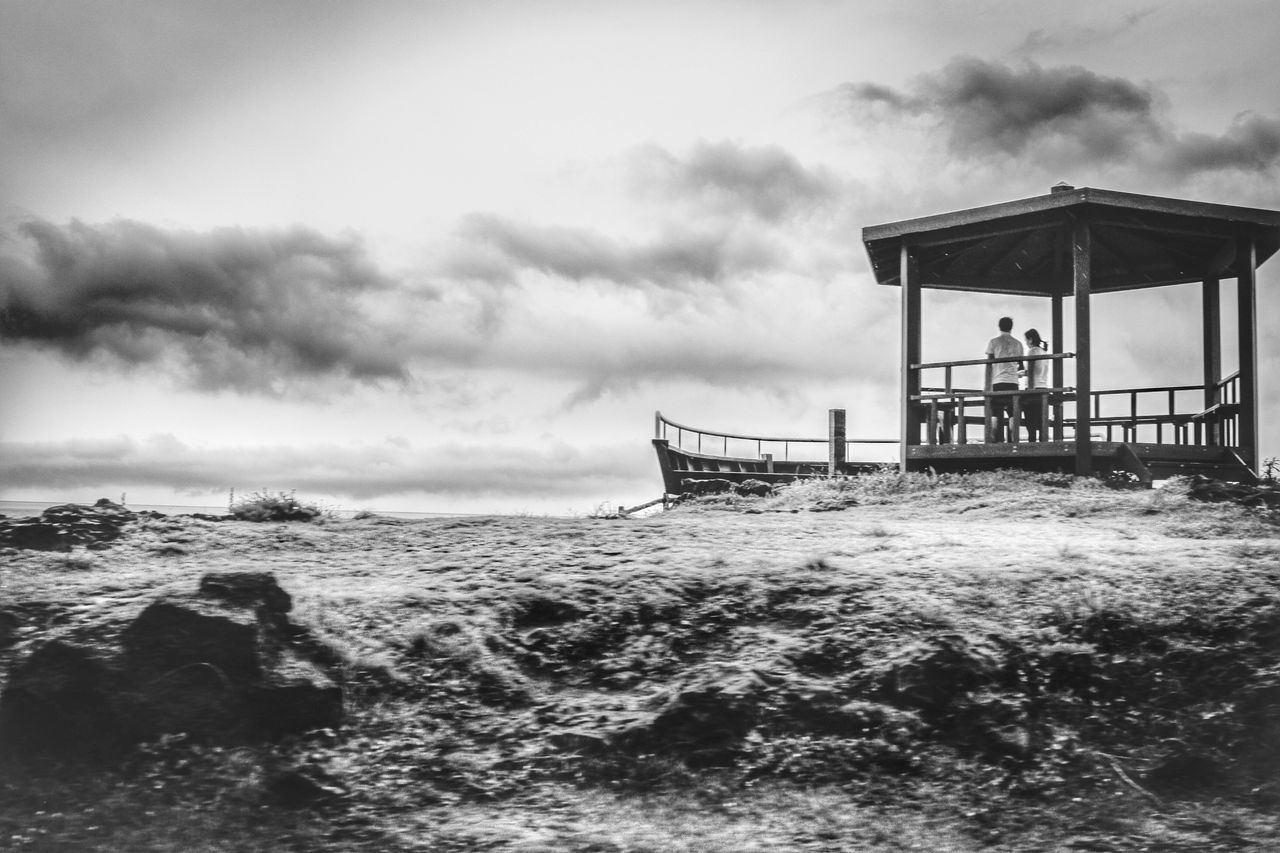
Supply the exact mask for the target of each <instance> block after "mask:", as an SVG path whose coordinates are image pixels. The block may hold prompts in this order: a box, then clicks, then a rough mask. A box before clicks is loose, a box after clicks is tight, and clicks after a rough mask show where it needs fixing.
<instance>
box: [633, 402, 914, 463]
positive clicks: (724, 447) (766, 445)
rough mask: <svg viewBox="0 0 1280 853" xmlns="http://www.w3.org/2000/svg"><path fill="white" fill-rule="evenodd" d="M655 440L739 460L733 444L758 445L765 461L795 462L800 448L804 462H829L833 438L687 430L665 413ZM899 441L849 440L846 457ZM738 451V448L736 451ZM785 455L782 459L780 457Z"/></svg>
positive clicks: (658, 415)
mask: <svg viewBox="0 0 1280 853" xmlns="http://www.w3.org/2000/svg"><path fill="white" fill-rule="evenodd" d="M653 424H654V428H653V437H654V438H657V439H664V440H666V441H670V442H671V443H672V445H673V446H674V447H676V448H679V449H681V450H688V451H693V452H695V453H701V454H707V455H719V456H726V457H727V456H739V455H743V454H741V453H734V454H731V453H730V452H729V442H730V441H733V442H736V443H739V447H744V445H745V448H744V449H745V450H747V452H749V451H750V448H751V446H752V445H754V449H755V456H756V457H757V458H764V456H765V454H766V450H768V451H771V452H772V453H773V455H774V458H778V459H781V460H782V461H791V460H792V456H793V450H795V449H796V448H797V446H798V448H799V450H798V452H797V455H796V456H795V458H796V459H797V460H801V461H814V460H815V459H821V458H826V455H827V450H828V448H829V447H830V441H831V440H830V438H796V437H794V436H763V435H744V434H739V433H732V432H717V431H715V430H707V429H699V428H697V427H691V426H687V425H685V424H680V423H676V422H675V421H673V420H671V419H670V418H667V417H665V416H664V415H663V414H662V412H654V414H653ZM897 443H898V439H896V438H846V439H845V448H846V454H847V451H848V448H849V447H851V446H859V445H867V444H897ZM818 448H821V453H819V454H817V455H815V456H813V457H811V458H809V457H806V456H805V455H804V454H803V450H807V449H815V450H816V449H818ZM735 449H737V448H735ZM779 450H780V451H781V456H778V455H777V452H778V451H779Z"/></svg>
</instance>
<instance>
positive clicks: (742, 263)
mask: <svg viewBox="0 0 1280 853" xmlns="http://www.w3.org/2000/svg"><path fill="white" fill-rule="evenodd" d="M459 236H460V237H461V239H462V241H463V243H464V246H465V248H464V249H462V250H459V251H458V252H457V253H455V256H454V258H453V259H452V260H451V261H450V262H449V264H448V271H449V272H450V274H452V275H454V276H458V277H469V276H474V277H476V278H478V279H481V280H486V281H494V280H498V281H505V282H512V281H515V280H516V277H517V275H518V273H519V271H520V270H523V269H528V270H537V271H540V272H543V273H546V274H548V275H553V276H558V277H562V278H565V279H569V280H571V281H578V282H582V281H606V282H613V283H615V284H620V285H625V286H632V287H638V286H653V287H658V288H663V289H675V290H683V289H688V288H690V287H691V286H693V285H695V284H697V283H699V282H704V283H719V282H723V281H725V280H726V279H728V278H730V277H732V276H735V275H740V274H743V273H748V272H752V271H758V270H764V269H769V268H772V267H774V266H776V265H777V264H778V263H779V262H780V261H781V258H780V257H779V255H778V253H777V251H776V250H774V249H772V248H770V247H769V246H768V245H767V242H766V241H763V240H754V239H742V238H741V237H739V236H738V235H737V234H736V233H735V232H734V231H733V230H732V229H710V230H705V231H701V230H698V229H696V228H692V227H690V228H688V229H673V230H672V231H670V232H669V233H667V234H665V235H663V236H662V237H660V238H657V239H654V240H651V241H648V242H642V243H637V244H629V243H622V242H620V241H617V240H614V239H613V238H611V237H608V236H606V235H604V234H602V233H600V232H598V231H595V230H592V229H589V228H577V227H565V226H559V225H537V224H532V223H522V222H516V221H514V220H511V219H506V218H504V217H500V216H495V215H491V214H478V213H477V214H472V215H470V216H468V217H467V218H466V219H465V220H464V221H463V223H462V225H461V226H460V228H459Z"/></svg>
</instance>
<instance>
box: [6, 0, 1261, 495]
mask: <svg viewBox="0 0 1280 853" xmlns="http://www.w3.org/2000/svg"><path fill="white" fill-rule="evenodd" d="M1206 9H1208V10H1209V11H1206ZM1277 42H1280V16H1278V15H1276V14H1275V10H1274V5H1273V3H1272V2H1271V0H1219V2H1216V3H1214V4H1212V6H1211V7H1206V5H1205V4H1204V3H1203V2H1202V0H1197V2H1168V3H1155V2H1150V3H1148V2H1125V0H1105V2H1101V0H1100V1H1099V2H1090V0H1085V2H1076V3H1072V4H1062V3H1058V2H1052V3H1050V2H1039V0H1033V1H1032V2H1027V1H1026V0H1017V2H1013V1H1012V0H1011V2H950V1H949V0H947V1H946V2H944V0H936V1H935V0H900V2H893V3H862V2H839V0H812V2H807V0H788V2H785V3H784V2H752V0H732V2H729V0H726V2H715V0H681V2H653V1H652V0H646V2H627V3H621V2H583V1H582V0H577V2H544V0H506V2H487V0H468V2H447V3H445V2H428V1H427V0H418V2H407V0H406V2H385V1H384V0H365V2H359V3H354V2H349V0H340V2H338V1H337V0H333V1H332V2H331V1H330V0H290V2H262V0H253V2H240V0H216V2H215V0H195V1H194V2H193V0H182V2H170V1H169V0H147V2H131V0H113V2H110V3H100V2H90V0H75V2H73V1H72V0H0V499H11V500H43V499H50V500H87V501H92V500H94V499H96V498H97V497H100V496H104V495H105V496H109V497H112V498H117V497H118V496H119V494H120V493H121V492H127V493H128V496H129V501H130V503H135V504H136V503H173V502H176V503H185V504H214V505H216V504H218V503H220V502H223V501H224V500H225V497H226V495H227V491H228V489H230V488H235V489H236V490H237V491H239V492H248V491H254V490H257V489H260V488H267V489H271V490H277V489H281V490H288V489H297V490H298V492H299V494H301V495H303V496H306V497H310V498H314V499H318V500H323V501H326V502H328V503H330V504H332V505H337V506H343V507H349V508H360V507H364V508H378V509H387V510H417V511H496V512H531V513H553V514H566V513H582V512H589V511H591V510H593V509H594V508H595V507H596V506H597V505H598V504H600V503H603V502H610V503H618V502H621V503H629V504H634V503H638V502H641V501H644V500H648V499H651V498H654V497H657V496H658V494H660V492H661V488H662V485H661V479H660V477H659V474H658V469H657V464H656V461H655V459H654V456H653V452H652V449H651V446H650V444H649V439H650V438H651V433H652V429H653V412H654V410H656V409H661V410H662V411H663V413H664V414H666V415H668V416H669V417H671V418H673V419H675V420H677V421H680V422H684V423H690V424H693V425H696V426H705V427H708V428H712V429H722V430H726V431H731V432H754V433H766V434H775V435H777V434H787V435H812V436H819V435H822V434H823V432H824V430H825V427H826V411H827V409H829V408H834V407H842V408H846V409H848V410H849V432H850V434H851V435H852V436H862V437H892V436H894V435H895V434H896V429H897V426H896V393H897V392H896V388H897V381H898V380H897V347H898V325H897V324H898V302H897V299H898V290H897V289H896V288H885V287H880V286H877V285H875V284H874V283H873V280H872V278H871V275H870V271H869V267H868V262H867V259H866V254H865V251H864V250H863V247H862V245H861V241H860V231H861V228H862V227H864V226H866V225H873V224H879V223H883V222H889V221H893V220H896V219H902V218H909V217H915V216H922V215H926V214H932V213H940V212H945V211H948V210H954V209H959V208H966V207H973V206H977V205H982V204H988V203H994V202H1000V201H1007V200H1011V199H1017V198H1025V197H1028V196H1034V195H1040V194H1043V193H1044V192H1046V191H1047V190H1048V188H1049V187H1050V186H1051V185H1052V184H1054V183H1056V182H1057V181H1059V180H1066V181H1068V182H1069V183H1072V184H1074V185H1075V186H1093V187H1101V188H1106V189H1115V190H1122V191H1128V192H1138V193H1150V194H1154V195H1163V196H1172V197H1180V198H1191V199H1196V200H1200V201H1210V202H1220V203H1226V204H1239V205H1246V206H1255V207H1264V208H1280V183H1278V180H1277V175H1278V170H1280V94H1278V93H1280V62H1277V61H1276V60H1275V45H1276V44H1277ZM1275 267H1280V261H1273V262H1272V263H1271V264H1269V265H1266V266H1263V267H1262V268H1261V270H1260V273H1259V303H1260V306H1259V307H1260V322H1261V324H1262V329H1261V339H1260V359H1261V384H1262V397H1263V406H1264V408H1263V412H1262V420H1263V432H1264V435H1263V447H1262V451H1263V455H1264V456H1271V455H1280V393H1277V390H1276V383H1275V382H1274V380H1273V377H1275V376H1276V375H1278V374H1277V371H1276V369H1275V368H1277V366H1278V362H1280V347H1278V344H1280V340H1277V335H1276V332H1275V330H1276V329H1277V323H1278V322H1280V294H1277V293H1276V290H1277V287H1280V280H1278V279H1280V273H1278V271H1277V269H1275ZM1224 289H1225V290H1226V291H1227V296H1228V301H1229V300H1230V297H1231V287H1226V288H1224ZM1198 306H1199V295H1198V291H1196V290H1195V289H1194V287H1190V286H1183V287H1178V288H1167V289H1164V290H1161V291H1154V292H1147V293H1140V294H1133V293H1129V294H1120V295H1112V296H1103V297H1100V298H1099V299H1098V300H1097V301H1096V303H1095V306H1094V312H1095V318H1096V320H1095V322H1096V323H1097V324H1098V325H1097V327H1096V329H1095V343H1094V346H1095V359H1096V360H1095V366H1094V376H1095V386H1110V387H1125V386H1128V385H1150V384H1160V383H1165V382H1169V383H1182V382H1186V383H1195V382H1198V381H1200V375H1199V371H1200V367H1199V365H1200V352H1199V348H1198V338H1199V314H1198V310H1199V308H1198ZM924 312H925V343H924V356H925V358H926V360H934V359H952V358H955V359H959V358H972V357H980V356H981V353H982V350H983V348H984V346H985V344H986V341H987V339H988V338H990V337H991V336H992V334H994V331H995V330H994V320H995V318H996V317H997V316H999V315H1000V314H1005V313H1008V314H1012V315H1013V316H1014V317H1015V322H1016V324H1017V328H1018V329H1019V330H1021V329H1023V328H1026V327H1028V326H1036V327H1038V328H1039V329H1041V330H1042V331H1044V332H1045V334H1046V336H1047V328H1048V326H1049V306H1048V303H1047V301H1044V300H1020V299H1014V300H993V299H991V298H983V297H980V298H974V297H972V296H968V297H964V296H957V295H954V294H939V293H936V292H930V293H927V294H926V298H925V302H924ZM1224 316H1227V317H1229V316H1231V314H1229V313H1227V312H1225V311H1224ZM1225 361H1226V367H1227V368H1228V369H1232V368H1233V367H1234V356H1233V355H1231V354H1228V355H1227V356H1226V359H1225Z"/></svg>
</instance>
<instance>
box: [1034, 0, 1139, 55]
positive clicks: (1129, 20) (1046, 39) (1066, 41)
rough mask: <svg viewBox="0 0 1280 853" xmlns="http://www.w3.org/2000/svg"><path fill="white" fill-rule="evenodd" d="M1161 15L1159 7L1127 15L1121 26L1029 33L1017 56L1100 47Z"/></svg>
mask: <svg viewBox="0 0 1280 853" xmlns="http://www.w3.org/2000/svg"><path fill="white" fill-rule="evenodd" d="M1158 11H1159V9H1158V8H1157V7H1155V6H1149V7H1147V8H1145V9H1138V10H1136V11H1134V12H1130V13H1129V14H1127V15H1125V16H1124V17H1122V18H1121V19H1120V20H1119V21H1118V22H1117V23H1114V24H1112V25H1110V26H1105V27H1097V26H1092V27H1091V26H1082V25H1080V24H1076V23H1065V24H1060V25H1058V26H1056V27H1046V28H1040V29H1035V30H1032V31H1031V32H1029V33H1027V37H1026V38H1025V39H1024V40H1023V42H1022V44H1021V45H1020V46H1019V47H1018V48H1017V49H1016V50H1015V51H1014V53H1016V54H1018V55H1020V56H1031V55H1033V54H1038V53H1043V52H1046V51H1053V50H1078V49H1080V48H1087V47H1097V46H1098V45H1099V44H1103V43H1106V42H1111V41H1114V40H1115V39H1117V38H1119V37H1120V36H1123V35H1126V34H1127V33H1129V32H1130V31H1131V30H1134V29H1136V28H1138V26H1139V25H1141V24H1142V23H1143V22H1144V21H1146V19H1147V18H1149V17H1151V16H1152V15H1154V14H1155V13H1156V12H1158Z"/></svg>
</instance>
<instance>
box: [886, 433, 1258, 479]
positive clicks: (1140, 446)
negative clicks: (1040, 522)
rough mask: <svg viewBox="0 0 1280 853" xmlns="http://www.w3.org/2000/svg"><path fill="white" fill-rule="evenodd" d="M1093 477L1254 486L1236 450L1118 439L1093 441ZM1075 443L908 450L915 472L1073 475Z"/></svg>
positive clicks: (909, 464) (925, 446)
mask: <svg viewBox="0 0 1280 853" xmlns="http://www.w3.org/2000/svg"><path fill="white" fill-rule="evenodd" d="M1090 446H1091V448H1092V453H1091V458H1092V459H1093V468H1094V472H1095V473H1106V472H1107V471H1129V472H1131V473H1132V474H1134V475H1135V476H1136V477H1138V478H1139V479H1140V480H1143V481H1145V482H1150V481H1151V480H1163V479H1167V478H1169V477H1175V476H1179V475H1186V474H1203V475H1205V476H1207V477H1214V478H1216V479H1221V480H1234V481H1237V482H1253V481H1255V480H1256V477H1255V475H1254V474H1253V472H1252V471H1251V470H1250V469H1249V466H1248V465H1246V464H1245V463H1244V461H1243V460H1242V459H1241V458H1240V456H1239V455H1238V454H1237V453H1236V451H1235V450H1234V449H1233V448H1229V447H1202V446H1196V445H1179V444H1150V443H1137V442H1131V443H1126V442H1120V441H1094V442H1090ZM1076 451H1077V448H1076V442H1075V441H1043V442H1025V441H1024V442H1020V443H1017V444H1012V443H1008V442H1006V443H998V444H997V443H992V444H932V445H930V444H920V445H913V446H911V447H908V448H907V468H908V470H912V471H924V470H928V469H930V468H932V469H933V470H935V471H939V472H941V471H984V470H985V471H990V470H995V469H997V468H1023V469H1028V468H1029V469H1033V470H1043V471H1064V472H1072V471H1074V466H1075V459H1076Z"/></svg>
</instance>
